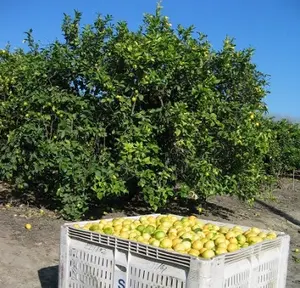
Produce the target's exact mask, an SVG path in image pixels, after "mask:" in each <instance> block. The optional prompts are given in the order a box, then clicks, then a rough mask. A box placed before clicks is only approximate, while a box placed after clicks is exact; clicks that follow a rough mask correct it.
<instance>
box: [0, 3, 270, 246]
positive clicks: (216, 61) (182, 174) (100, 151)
mask: <svg viewBox="0 0 300 288" xmlns="http://www.w3.org/2000/svg"><path fill="white" fill-rule="evenodd" d="M62 32H63V35H64V40H63V41H59V40H56V41H54V42H53V43H51V44H50V45H47V46H45V47H43V48H41V47H39V45H38V43H37V42H35V40H34V39H33V36H32V31H29V33H28V34H27V38H26V42H27V44H28V49H27V50H26V51H25V50H22V49H18V50H15V51H11V50H10V49H9V47H7V48H6V49H4V50H3V51H2V50H1V53H0V101H1V105H0V149H1V156H0V178H1V179H2V180H4V181H8V182H10V183H12V184H15V187H16V189H17V190H18V191H19V192H20V195H21V196H30V197H27V198H28V199H33V200H35V201H39V202H41V201H43V202H47V203H48V205H50V206H52V207H53V208H55V209H58V210H60V211H61V212H62V214H63V215H64V216H65V217H68V218H80V217H81V216H82V215H83V214H84V213H85V212H86V211H87V210H88V208H89V207H90V205H91V204H94V205H96V204H97V203H99V202H100V201H104V200H107V199H110V200H111V199H113V200H114V199H116V198H120V197H123V195H128V196H129V199H130V198H131V197H135V196H138V197H140V198H143V199H144V201H145V202H146V203H147V204H148V205H149V206H150V207H151V208H153V210H157V209H159V208H160V207H162V206H164V205H166V203H168V201H169V200H171V199H175V198H186V197H188V195H189V194H190V192H191V191H192V192H193V193H194V194H196V195H197V196H198V198H199V199H203V200H205V199H206V198H207V197H209V196H211V195H216V194H230V195H237V196H239V197H240V198H242V199H252V198H253V197H255V196H256V195H257V194H258V193H259V191H260V185H261V184H262V183H263V181H265V169H264V159H265V155H266V153H267V152H268V150H269V139H270V132H269V130H268V129H269V128H268V127H266V125H262V121H263V113H264V112H265V110H266V107H265V106H264V104H263V98H264V97H265V95H266V94H267V91H266V89H265V86H266V84H267V82H266V78H265V76H264V75H263V74H262V73H260V72H259V71H258V70H257V69H256V66H255V65H254V64H253V63H252V55H253V50H252V49H244V50H237V49H236V47H235V44H234V42H233V41H232V40H231V39H229V38H226V39H225V40H224V44H223V48H222V49H221V50H220V51H215V50H214V49H212V47H211V45H210V43H209V41H208V39H207V38H206V37H205V36H203V35H202V34H199V37H198V36H197V37H196V36H195V35H196V34H195V33H194V32H195V31H194V28H193V27H187V28H184V27H182V26H180V25H179V26H178V27H173V26H172V25H171V23H170V21H169V19H168V17H166V16H164V15H163V14H162V10H161V7H160V6H158V7H157V10H156V13H154V14H153V15H150V14H147V15H145V17H144V19H143V23H142V25H141V26H140V27H139V29H137V30H136V31H131V30H130V29H129V27H128V25H127V23H126V22H120V23H117V24H116V23H114V22H113V21H112V18H111V17H110V16H107V17H101V16H99V17H97V18H96V20H95V21H94V23H92V24H91V25H87V26H82V25H81V14H80V13H79V12H75V15H74V17H70V16H65V18H64V21H63V24H62ZM186 245H187V244H186Z"/></svg>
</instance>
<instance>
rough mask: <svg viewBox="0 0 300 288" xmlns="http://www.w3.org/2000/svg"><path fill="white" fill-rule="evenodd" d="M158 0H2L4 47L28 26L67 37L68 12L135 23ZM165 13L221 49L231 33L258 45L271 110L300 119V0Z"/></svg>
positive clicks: (215, 4) (182, 7)
mask: <svg viewBox="0 0 300 288" xmlns="http://www.w3.org/2000/svg"><path fill="white" fill-rule="evenodd" d="M156 3H157V0H105V1H104V0H85V1H82V0H51V1H41V0H39V1H37V0H28V1H23V0H12V1H5V0H0V4H1V5H0V49H3V48H4V47H5V45H6V44H7V42H10V44H11V46H12V48H16V47H24V48H25V46H24V45H25V44H23V43H22V40H23V39H24V38H25V34H24V32H25V31H28V30H29V29H30V28H32V29H33V35H34V37H35V39H36V40H39V41H40V42H41V43H42V44H44V45H47V44H49V43H51V42H52V41H53V40H55V39H57V38H58V39H61V37H62V36H61V23H62V19H63V13H66V14H70V15H72V14H73V11H74V9H76V10H79V11H80V12H82V13H83V20H82V22H83V24H89V23H92V22H93V20H94V19H95V18H96V15H97V14H99V13H100V14H102V15H106V14H110V15H112V16H113V18H114V20H115V21H121V20H125V21H127V22H128V24H129V27H130V28H131V29H136V28H137V27H138V26H139V25H140V24H141V23H142V18H143V14H144V13H154V12H155V8H156ZM162 6H163V14H164V15H165V16H168V17H169V18H170V22H171V23H172V25H173V26H176V25H177V24H182V25H183V26H189V25H194V26H195V27H196V31H198V32H202V33H204V34H206V35H207V36H208V40H209V41H210V42H211V43H212V45H213V48H214V49H220V48H221V45H222V41H223V40H224V38H225V37H226V36H230V37H233V38H235V39H236V40H235V41H236V44H237V48H238V49H243V48H247V47H253V48H254V49H255V50H256V52H255V56H254V58H253V62H254V63H255V64H256V65H257V67H258V69H259V70H260V71H261V72H263V73H266V74H268V75H270V80H269V81H270V87H269V90H270V92H271V93H270V94H269V95H268V96H267V97H266V99H265V102H266V103H267V105H268V108H269V112H270V114H271V115H275V116H277V117H288V118H291V119H295V120H300V1H299V0H251V1H246V0H244V1H243V0H206V1H204V0H184V1H179V0H164V1H162Z"/></svg>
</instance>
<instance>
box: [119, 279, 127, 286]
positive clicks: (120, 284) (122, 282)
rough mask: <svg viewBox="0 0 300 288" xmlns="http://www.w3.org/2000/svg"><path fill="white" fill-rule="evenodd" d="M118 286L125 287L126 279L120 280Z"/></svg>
mask: <svg viewBox="0 0 300 288" xmlns="http://www.w3.org/2000/svg"><path fill="white" fill-rule="evenodd" d="M118 288H125V280H124V279H119V280H118Z"/></svg>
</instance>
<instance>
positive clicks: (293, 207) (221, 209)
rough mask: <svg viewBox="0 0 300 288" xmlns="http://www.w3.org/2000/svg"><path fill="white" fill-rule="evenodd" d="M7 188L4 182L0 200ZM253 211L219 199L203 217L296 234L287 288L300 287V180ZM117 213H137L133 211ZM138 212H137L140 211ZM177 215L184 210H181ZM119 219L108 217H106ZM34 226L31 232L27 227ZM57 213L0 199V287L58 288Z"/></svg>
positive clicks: (213, 200)
mask: <svg viewBox="0 0 300 288" xmlns="http://www.w3.org/2000/svg"><path fill="white" fill-rule="evenodd" d="M1 190H2V192H3V191H4V190H5V187H4V186H3V185H1V183H0V196H1ZM267 196H268V197H267V198H265V199H264V201H263V202H257V203H256V204H255V205H254V207H253V208H250V207H249V206H247V205H246V204H244V203H241V202H240V201H238V200H237V199H233V198H230V197H216V198H214V199H212V200H211V203H210V205H208V206H207V208H206V209H204V210H203V212H202V214H201V215H200V218H203V219H210V220H217V221H222V222H231V223H235V224H238V225H246V226H257V227H261V228H270V229H274V230H277V231H283V232H285V233H287V234H289V235H290V236H291V249H290V258H289V267H288V278H287V288H299V287H300V253H296V252H294V250H295V249H297V248H298V249H299V248H300V208H299V207H300V181H296V182H295V183H294V185H293V184H292V182H291V180H285V181H284V182H283V185H282V187H281V188H280V189H277V190H276V191H275V192H274V196H272V197H271V196H270V195H267ZM125 211H127V212H124V211H119V212H118V213H117V214H118V215H120V214H121V215H124V214H132V211H131V212H128V210H125ZM136 213H138V212H136ZM186 213H189V211H188V210H187V209H184V208H182V211H181V214H186ZM177 214H179V212H178V211H177ZM110 216H116V213H114V214H108V215H106V216H105V217H110ZM26 223H30V224H31V225H32V229H31V230H30V231H28V230H26V229H25V228H24V225H25V224H26ZM62 223H63V220H60V219H57V217H56V216H55V214H54V213H51V212H49V211H44V210H43V211H40V210H39V209H36V208H29V207H27V206H24V205H23V206H21V207H20V206H18V207H12V206H10V205H7V204H6V203H5V202H3V199H2V204H1V197H0V231H1V232H0V256H1V257H0V287H1V288H38V287H42V288H56V287H57V277H58V276H57V274H58V263H59V238H60V234H59V233H60V225H61V224H62Z"/></svg>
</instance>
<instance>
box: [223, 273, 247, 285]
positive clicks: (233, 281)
mask: <svg viewBox="0 0 300 288" xmlns="http://www.w3.org/2000/svg"><path fill="white" fill-rule="evenodd" d="M249 276H250V271H249V270H247V271H244V272H241V273H238V274H235V275H233V276H231V277H229V278H227V279H225V283H224V288H237V287H238V288H248V287H249Z"/></svg>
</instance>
